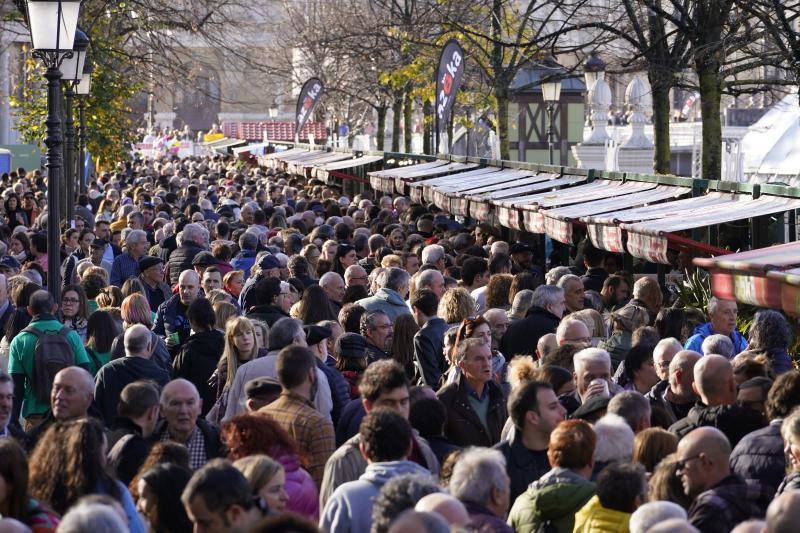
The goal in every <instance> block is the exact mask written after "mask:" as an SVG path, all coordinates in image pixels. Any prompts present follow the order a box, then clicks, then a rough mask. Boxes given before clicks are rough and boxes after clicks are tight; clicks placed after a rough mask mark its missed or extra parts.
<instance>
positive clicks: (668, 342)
mask: <svg viewBox="0 0 800 533" xmlns="http://www.w3.org/2000/svg"><path fill="white" fill-rule="evenodd" d="M670 348H672V349H676V348H677V350H675V353H678V352H680V351H681V350H683V345H682V344H681V343H680V342H679V341H678V339H676V338H675V337H667V338H666V339H661V340H660V341H658V344H656V347H655V348H653V359H656V358H657V357H659V356H661V355H662V354H663V353H664V352H666V351H667V350H668V349H670Z"/></svg>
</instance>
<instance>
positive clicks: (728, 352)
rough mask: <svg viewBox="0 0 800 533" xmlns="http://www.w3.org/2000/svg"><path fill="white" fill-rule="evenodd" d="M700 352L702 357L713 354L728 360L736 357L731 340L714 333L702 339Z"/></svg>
mask: <svg viewBox="0 0 800 533" xmlns="http://www.w3.org/2000/svg"><path fill="white" fill-rule="evenodd" d="M700 352H701V353H702V354H703V355H709V354H712V353H714V354H717V355H721V356H723V357H727V358H728V359H733V356H734V355H736V353H735V352H734V347H733V341H732V340H731V338H730V337H728V336H727V335H722V334H720V333H714V334H713V335H709V336H708V337H706V338H705V339H703V342H702V343H701V344H700Z"/></svg>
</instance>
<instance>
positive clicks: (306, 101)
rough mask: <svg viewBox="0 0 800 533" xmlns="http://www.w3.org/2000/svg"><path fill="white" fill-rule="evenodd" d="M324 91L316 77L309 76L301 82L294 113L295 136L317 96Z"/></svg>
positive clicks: (312, 108) (303, 124) (306, 118)
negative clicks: (301, 86)
mask: <svg viewBox="0 0 800 533" xmlns="http://www.w3.org/2000/svg"><path fill="white" fill-rule="evenodd" d="M324 91H325V88H324V86H323V85H322V82H321V81H320V80H319V79H317V78H310V79H309V80H308V81H307V82H305V83H304V84H303V88H302V89H301V90H300V96H299V97H298V98H297V113H296V114H295V130H294V131H295V136H296V137H298V138H299V136H300V130H302V129H303V126H305V125H306V121H307V120H308V117H309V116H311V113H312V111H314V107H315V106H316V105H317V102H318V101H319V97H320V96H322V93H323V92H324Z"/></svg>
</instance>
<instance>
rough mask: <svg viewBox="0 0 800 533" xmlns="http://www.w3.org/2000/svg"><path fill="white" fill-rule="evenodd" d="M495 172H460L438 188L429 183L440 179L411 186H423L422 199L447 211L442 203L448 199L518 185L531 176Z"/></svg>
mask: <svg viewBox="0 0 800 533" xmlns="http://www.w3.org/2000/svg"><path fill="white" fill-rule="evenodd" d="M493 170H495V172H486V168H481V169H477V170H470V171H468V172H459V173H458V174H452V175H450V176H446V178H447V179H448V182H447V183H446V184H443V185H442V184H440V185H437V186H433V185H429V181H437V180H438V179H439V178H437V179H435V180H428V181H423V182H421V183H419V182H418V183H416V184H411V185H412V188H413V186H414V185H421V186H422V197H423V198H424V199H425V200H426V201H428V202H433V203H435V204H436V205H439V207H441V208H442V209H447V208H446V207H444V206H443V205H440V204H441V203H444V202H446V201H447V200H446V199H447V198H452V197H458V196H461V195H464V194H470V192H472V191H474V190H476V189H480V188H483V187H487V186H495V187H497V188H500V187H502V185H501V184H509V183H512V182H513V183H516V182H517V180H519V178H520V177H522V176H528V175H530V174H521V173H519V172H514V171H507V170H506V171H503V170H501V171H497V169H493Z"/></svg>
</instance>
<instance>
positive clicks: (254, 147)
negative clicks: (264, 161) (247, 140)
mask: <svg viewBox="0 0 800 533" xmlns="http://www.w3.org/2000/svg"><path fill="white" fill-rule="evenodd" d="M267 146H269V143H258V144H248V145H247V146H238V147H236V148H234V149H233V155H236V156H238V155H240V154H243V153H245V152H250V153H253V152H254V151H259V150H260V151H263V150H264V148H266V147H267Z"/></svg>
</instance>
